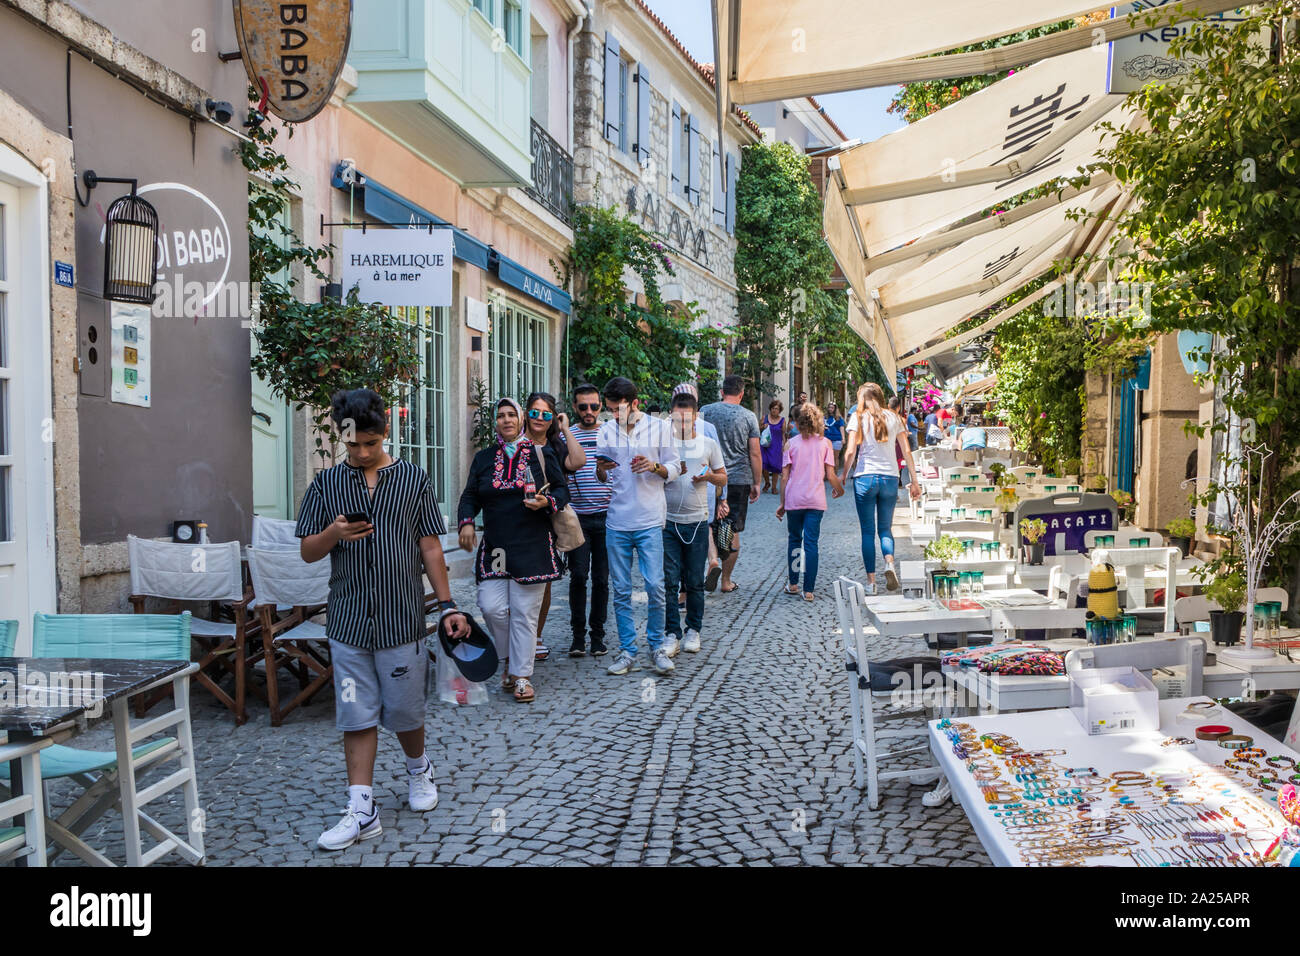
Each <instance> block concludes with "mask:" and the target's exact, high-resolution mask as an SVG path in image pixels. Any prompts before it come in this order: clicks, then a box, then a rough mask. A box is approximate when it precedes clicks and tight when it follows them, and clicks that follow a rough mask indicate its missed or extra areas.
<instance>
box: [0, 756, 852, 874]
mask: <svg viewBox="0 0 1300 956" xmlns="http://www.w3.org/2000/svg"><path fill="white" fill-rule="evenodd" d="M52 743H54V741H53V740H51V739H50V738H48V737H39V738H37V739H36V740H24V741H22V742H15V743H0V763H5V764H8V763H9V761H11V760H17V761H18V762H19V766H20V767H21V768H22V774H23V789H24V790H25V791H26V792H25V793H21V794H19V795H18V796H8V797H4V796H0V820H8V821H9V822H10V823H11V824H14V823H17V822H18V821H20V820H21V821H22V825H21V826H8V827H0V863H8V862H9V861H10V860H17V859H19V858H21V857H26V858H27V865H28V866H45V808H44V801H43V800H41V799H40V795H41V793H42V791H43V788H42V783H41V754H40V752H41V751H42V750H44V749H45V748H46V747H48V746H50V745H51V744H52ZM859 786H860V784H859Z"/></svg>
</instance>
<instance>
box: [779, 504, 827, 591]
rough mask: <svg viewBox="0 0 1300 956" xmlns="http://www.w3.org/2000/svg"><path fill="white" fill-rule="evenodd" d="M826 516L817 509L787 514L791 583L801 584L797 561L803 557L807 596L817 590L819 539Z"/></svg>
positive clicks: (802, 509)
mask: <svg viewBox="0 0 1300 956" xmlns="http://www.w3.org/2000/svg"><path fill="white" fill-rule="evenodd" d="M825 514H826V512H824V511H821V510H819V509H817V508H796V509H795V510H794V511H787V512H786V513H785V520H786V521H787V522H789V525H788V530H787V537H788V539H789V544H790V546H789V547H788V548H787V549H786V551H787V554H786V559H787V564H788V565H789V568H790V583H791V584H798V583H799V563H798V561H797V559H798V558H799V556H800V555H802V557H803V590H804V593H805V594H811V593H813V591H815V590H817V539H818V538H819V537H820V536H821V533H822V518H823V517H824V516H825Z"/></svg>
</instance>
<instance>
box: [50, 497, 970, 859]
mask: <svg viewBox="0 0 1300 956" xmlns="http://www.w3.org/2000/svg"><path fill="white" fill-rule="evenodd" d="M776 500H777V499H776V498H775V497H773V496H770V495H765V496H764V497H763V498H762V499H760V501H759V502H758V503H757V504H755V505H754V506H753V507H751V509H750V515H749V529H748V530H747V531H746V533H745V535H744V537H743V544H744V551H743V553H742V557H741V559H740V564H739V567H738V570H737V574H736V580H737V582H738V583H739V585H740V589H739V590H738V591H736V592H735V593H734V594H731V595H727V596H723V595H721V594H713V595H709V597H708V599H707V603H706V607H705V619H704V623H705V627H704V647H703V650H702V651H701V652H700V653H699V654H694V655H692V654H685V653H683V654H680V655H679V656H678V657H677V660H676V664H677V669H676V671H675V672H674V673H673V674H672V675H670V676H667V677H663V678H655V677H654V675H653V673H652V672H650V671H649V670H642V671H640V672H637V673H634V674H631V675H628V676H625V677H612V676H609V675H607V674H606V673H605V667H606V665H607V664H608V662H609V660H610V659H611V658H610V657H605V658H591V657H584V658H579V659H577V660H571V659H569V657H568V656H567V654H566V653H565V652H566V651H567V649H568V642H569V637H570V634H569V631H568V602H567V583H562V584H561V585H560V586H559V587H557V588H555V589H554V598H553V604H552V607H551V612H550V617H549V621H548V624H547V632H546V633H547V639H548V641H549V643H550V645H551V647H552V655H551V658H550V660H548V661H546V662H544V663H541V664H538V665H537V670H536V673H535V676H534V681H535V684H536V686H537V700H536V702H535V703H533V704H532V705H522V704H517V703H515V702H514V701H513V700H512V699H510V698H508V697H506V696H504V695H502V694H501V693H500V692H499V691H497V690H495V689H493V690H492V692H491V696H490V702H489V703H488V704H486V705H483V706H470V707H460V708H457V707H453V706H449V705H447V704H443V703H441V702H439V701H438V700H437V699H436V696H435V695H431V697H430V701H429V704H428V729H429V745H428V753H429V756H430V757H431V758H432V759H433V761H434V762H435V764H436V766H437V781H438V787H439V794H440V802H439V804H438V807H437V808H436V809H435V810H434V811H432V812H430V813H427V814H416V813H413V812H411V811H410V810H409V809H407V807H406V785H405V780H404V774H403V769H404V768H403V764H402V754H401V750H400V748H399V747H398V745H397V741H396V738H394V737H393V736H392V735H391V734H389V733H387V732H384V733H383V734H382V735H381V738H380V749H379V760H378V765H377V768H376V775H375V799H376V801H377V802H378V804H379V807H380V817H381V819H382V821H383V828H384V832H383V835H382V837H380V838H379V839H376V840H371V841H368V842H366V843H363V844H359V845H357V846H354V847H352V848H350V849H348V850H344V851H342V852H338V853H326V852H324V851H321V850H318V849H317V848H316V845H315V841H316V837H317V836H318V835H319V834H320V832H321V830H322V828H323V827H325V826H327V825H331V824H333V823H334V822H335V821H336V820H337V818H338V816H339V814H340V813H341V812H342V810H343V806H344V804H345V802H346V795H347V790H346V778H345V775H344V769H343V753H342V743H341V734H340V733H339V732H337V731H336V730H335V729H334V721H333V698H332V696H331V694H332V692H325V693H322V694H321V695H320V696H319V697H318V699H317V702H316V703H315V704H313V705H312V706H310V707H308V708H306V709H305V710H299V711H297V712H295V713H294V714H292V715H290V716H289V718H288V719H287V720H286V722H285V724H284V725H283V726H281V727H279V728H272V727H271V726H270V725H269V721H268V718H267V713H266V710H265V707H264V705H262V704H261V703H260V702H257V701H253V702H252V703H250V720H249V723H248V724H246V725H245V726H243V727H239V728H236V727H235V726H234V725H233V724H232V723H231V721H230V718H229V715H228V713H227V712H226V711H225V710H224V709H223V708H220V707H219V706H218V705H217V704H216V703H215V702H214V701H213V700H212V698H211V697H210V696H208V695H207V694H206V693H205V692H203V691H202V690H200V689H196V691H195V693H194V713H195V721H194V736H195V740H196V744H197V748H198V755H199V790H200V796H201V800H202V803H203V805H204V806H205V808H206V842H207V852H208V864H209V865H212V866H227V865H244V866H250V865H252V866H275V865H281V864H290V865H304V864H305V865H312V866H324V865H357V864H360V865H371V866H383V865H388V864H402V863H408V864H409V863H440V864H443V863H455V864H473V865H487V866H505V865H510V864H515V863H524V864H532V865H555V864H563V863H575V864H609V863H613V864H668V863H687V864H699V865H704V866H714V865H719V864H755V865H790V864H824V863H833V864H923V865H936V866H947V865H976V864H987V862H988V860H987V858H986V857H985V855H984V853H983V851H982V849H981V848H980V846H979V843H978V841H977V840H976V838H975V836H974V834H973V832H972V830H971V829H970V827H969V825H968V824H967V822H966V819H965V817H964V815H963V814H962V812H961V810H960V809H958V808H957V807H956V806H955V805H953V804H951V803H949V804H947V805H945V806H944V807H942V808H939V809H926V808H924V807H922V805H921V795H922V793H923V792H924V788H922V787H914V786H912V785H910V784H908V783H906V782H896V783H893V784H890V785H887V786H885V787H884V788H883V795H882V800H881V805H880V808H879V810H877V811H875V812H872V811H870V810H868V809H867V807H866V802H865V798H864V797H863V796H862V795H861V794H860V793H859V791H858V790H857V789H856V788H855V787H854V785H853V759H852V755H851V753H850V751H849V737H848V732H847V705H848V690H847V686H846V679H845V672H844V669H843V665H842V663H841V660H842V657H841V652H840V650H839V648H838V638H837V636H836V634H835V627H836V615H835V601H834V594H833V591H832V582H833V581H834V579H835V577H836V576H837V575H840V574H849V575H859V576H860V574H861V571H862V564H861V557H860V553H859V546H858V523H857V518H856V515H855V513H854V508H853V501H852V497H851V495H846V496H845V497H844V498H841V499H840V500H838V501H832V502H831V510H830V512H829V514H828V516H827V519H826V521H825V523H824V524H823V528H822V536H821V570H820V572H819V580H818V595H817V601H816V603H815V604H812V605H808V604H806V603H804V602H803V601H802V600H800V599H796V598H792V597H789V596H787V595H785V594H783V593H782V591H781V586H782V584H783V583H784V582H783V576H784V565H783V554H784V543H785V526H784V524H779V523H778V522H777V521H776V518H775V515H774V511H775V508H776ZM905 542H906V539H903V541H901V542H900V547H899V552H900V557H907V556H911V555H912V554H913V553H914V549H913V548H912V546H911V545H910V544H907V543H905ZM566 581H567V579H566ZM454 589H455V591H456V596H457V598H458V599H459V600H460V601H461V603H462V604H464V605H467V606H473V600H474V584H473V581H472V580H459V581H455V582H454ZM644 600H645V599H644V596H642V598H641V606H642V607H644ZM642 619H643V618H642ZM613 635H614V629H613V615H612V611H611V615H610V641H611V645H613V643H614V636H613ZM921 648H922V645H921V642H920V639H919V638H916V639H912V640H909V641H895V642H890V643H885V644H882V645H881V646H879V647H877V648H874V649H873V651H874V652H875V654H876V655H877V656H879V657H895V656H901V655H903V654H913V653H918V652H920V650H921ZM644 657H645V653H644V648H643V650H642V662H643V663H644ZM92 742H93V743H97V744H98V745H100V746H105V747H107V746H110V743H109V737H108V735H107V733H106V729H105V728H103V727H100V728H97V729H96V731H95V732H94V733H93V734H92V735H90V737H89V738H87V740H86V745H87V746H89V745H91V744H92ZM79 743H80V742H79ZM55 792H56V797H55V801H54V802H55V804H56V806H57V805H60V804H63V803H66V800H67V797H66V791H61V790H58V789H57V788H56V790H55ZM158 809H159V810H160V811H161V819H162V820H163V821H164V822H165V823H168V824H169V825H177V826H179V825H180V823H181V820H180V817H181V810H182V808H181V805H180V804H179V801H173V802H172V803H171V804H170V805H164V806H163V807H159V808H158ZM102 826H103V827H104V829H103V830H102V831H100V832H96V828H92V830H91V842H92V844H94V845H98V846H107V849H108V852H109V854H110V856H113V857H115V858H120V857H121V853H122V849H121V847H122V844H121V838H120V822H118V821H117V820H116V818H115V817H114V816H113V815H112V814H110V815H109V816H108V817H107V818H106V821H105V822H104V823H103V824H102ZM171 859H173V860H174V859H175V858H174V857H173V858H171ZM58 862H60V863H63V864H65V865H66V864H67V863H68V862H70V861H69V860H68V859H67V857H66V855H65V856H64V857H60V858H59V861H58ZM74 862H75V861H74Z"/></svg>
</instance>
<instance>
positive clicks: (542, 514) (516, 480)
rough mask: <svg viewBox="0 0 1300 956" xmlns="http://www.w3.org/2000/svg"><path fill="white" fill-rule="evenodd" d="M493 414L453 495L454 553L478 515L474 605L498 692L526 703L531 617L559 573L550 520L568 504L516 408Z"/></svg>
mask: <svg viewBox="0 0 1300 956" xmlns="http://www.w3.org/2000/svg"><path fill="white" fill-rule="evenodd" d="M496 412H497V414H496V431H497V434H496V441H494V442H493V443H492V444H491V445H490V446H488V447H487V448H484V449H483V450H482V451H480V452H479V453H478V454H477V455H475V456H474V460H473V462H472V463H471V464H470V468H469V478H468V479H467V480H466V482H465V491H464V492H463V493H462V494H461V496H460V507H459V509H458V511H457V517H458V519H459V523H460V546H461V547H462V548H464V549H465V550H466V551H473V550H474V545H475V537H476V535H475V533H474V518H475V517H476V516H477V515H478V514H479V513H480V512H482V514H483V540H482V541H481V542H479V543H478V553H477V556H476V557H475V559H474V579H475V580H476V581H477V582H478V606H479V608H480V609H481V610H482V612H483V619H484V622H485V623H486V625H487V629H488V632H489V633H490V634H491V635H492V640H493V641H494V642H495V643H496V649H497V656H498V657H500V658H501V660H502V662H503V665H502V671H503V676H502V681H501V686H502V687H503V688H506V689H510V688H513V690H514V696H515V700H517V701H520V702H521V703H531V702H532V700H533V698H534V696H535V690H534V688H533V685H532V681H531V680H530V679H529V678H531V677H532V674H533V650H534V643H535V641H536V635H537V615H538V612H539V611H540V610H541V607H542V598H543V597H544V596H545V593H546V585H547V583H549V582H551V581H554V580H555V579H556V578H558V577H560V576H561V575H562V574H563V573H564V565H563V563H562V561H561V558H560V553H559V551H557V550H556V549H555V536H554V534H553V533H552V531H551V515H553V514H554V513H555V512H556V511H558V510H559V509H561V508H563V507H564V506H565V505H566V504H568V503H569V486H568V483H567V482H566V481H565V478H564V471H563V468H562V467H561V465H560V461H559V459H558V458H557V457H556V455H555V452H554V451H552V450H551V449H550V448H548V447H546V445H545V444H540V445H539V444H535V443H534V442H533V441H532V440H531V439H529V438H528V437H527V435H526V434H525V433H524V415H523V409H522V408H520V406H519V403H518V402H516V401H515V400H514V399H513V398H503V399H501V400H500V401H498V402H497V406H496Z"/></svg>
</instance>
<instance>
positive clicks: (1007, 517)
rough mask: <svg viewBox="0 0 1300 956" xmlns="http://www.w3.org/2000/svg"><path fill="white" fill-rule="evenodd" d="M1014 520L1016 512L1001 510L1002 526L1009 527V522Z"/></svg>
mask: <svg viewBox="0 0 1300 956" xmlns="http://www.w3.org/2000/svg"><path fill="white" fill-rule="evenodd" d="M1015 520H1016V513H1015V512H1014V511H1004V512H1002V527H1004V528H1010V527H1011V522H1013V521H1015Z"/></svg>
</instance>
